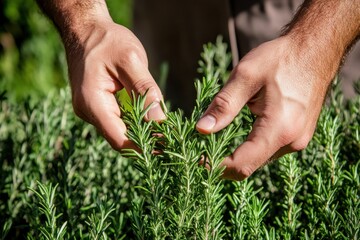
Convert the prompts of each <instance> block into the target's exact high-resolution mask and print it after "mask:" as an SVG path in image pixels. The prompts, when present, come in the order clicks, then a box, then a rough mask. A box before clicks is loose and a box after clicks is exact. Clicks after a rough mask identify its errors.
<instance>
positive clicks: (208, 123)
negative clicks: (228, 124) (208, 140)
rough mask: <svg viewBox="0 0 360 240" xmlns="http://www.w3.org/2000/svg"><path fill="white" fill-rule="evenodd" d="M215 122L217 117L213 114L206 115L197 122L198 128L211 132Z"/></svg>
mask: <svg viewBox="0 0 360 240" xmlns="http://www.w3.org/2000/svg"><path fill="white" fill-rule="evenodd" d="M215 124H216V119H215V118H214V117H213V116H211V115H206V116H204V117H202V118H201V119H200V120H199V121H198V123H197V124H196V128H197V129H200V130H203V131H206V132H211V130H212V129H213V128H214V126H215Z"/></svg>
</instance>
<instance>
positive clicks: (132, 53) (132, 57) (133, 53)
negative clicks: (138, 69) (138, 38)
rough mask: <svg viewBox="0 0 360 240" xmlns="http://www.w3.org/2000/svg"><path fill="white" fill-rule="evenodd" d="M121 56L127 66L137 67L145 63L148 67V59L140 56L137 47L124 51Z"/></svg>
mask: <svg viewBox="0 0 360 240" xmlns="http://www.w3.org/2000/svg"><path fill="white" fill-rule="evenodd" d="M121 56H122V59H123V61H124V63H125V65H130V66H137V65H139V64H144V63H145V64H146V65H147V58H146V57H144V56H143V54H140V53H139V51H138V50H137V48H136V47H128V48H125V49H122V52H121Z"/></svg>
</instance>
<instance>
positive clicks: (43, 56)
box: [0, 0, 132, 102]
mask: <svg viewBox="0 0 360 240" xmlns="http://www.w3.org/2000/svg"><path fill="white" fill-rule="evenodd" d="M106 2H107V5H108V8H109V11H110V14H111V16H112V17H113V19H114V21H116V22H117V23H120V24H122V25H124V26H127V27H131V19H132V0H108V1H106ZM0 24H1V25H0V93H1V92H3V91H7V94H6V96H7V98H8V99H9V100H10V101H14V102H16V101H17V102H19V101H24V100H26V99H34V100H38V99H41V98H43V97H44V96H45V95H46V94H48V93H50V92H52V91H54V90H56V89H58V88H61V87H64V86H66V85H67V69H66V61H65V53H64V49H63V46H62V43H61V41H60V38H59V35H58V34H57V32H56V30H55V28H54V27H53V25H52V23H51V21H50V20H48V19H47V18H46V16H44V15H43V14H42V12H41V11H40V10H39V8H38V6H37V5H36V2H35V0H33V1H32V0H30V1H23V0H2V1H0ZM29 96H30V98H29Z"/></svg>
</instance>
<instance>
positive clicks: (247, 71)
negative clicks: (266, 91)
mask: <svg viewBox="0 0 360 240" xmlns="http://www.w3.org/2000/svg"><path fill="white" fill-rule="evenodd" d="M253 67H254V66H253V64H251V63H250V62H248V61H241V62H240V63H239V64H238V65H237V66H236V68H235V70H234V71H235V74H236V75H237V76H238V77H240V78H241V79H242V80H245V81H246V80H250V79H251V78H253V76H254V71H253Z"/></svg>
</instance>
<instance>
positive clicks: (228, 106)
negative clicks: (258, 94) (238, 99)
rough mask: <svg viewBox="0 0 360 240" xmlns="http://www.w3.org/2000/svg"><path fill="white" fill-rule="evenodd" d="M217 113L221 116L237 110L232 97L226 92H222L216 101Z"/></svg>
mask: <svg viewBox="0 0 360 240" xmlns="http://www.w3.org/2000/svg"><path fill="white" fill-rule="evenodd" d="M214 106H215V108H214V109H215V111H216V112H218V113H220V114H228V113H232V112H233V111H234V109H235V107H234V103H233V100H232V97H231V95H230V94H229V93H228V92H226V91H221V92H220V93H219V94H217V95H216V97H215V99H214Z"/></svg>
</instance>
